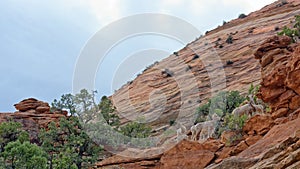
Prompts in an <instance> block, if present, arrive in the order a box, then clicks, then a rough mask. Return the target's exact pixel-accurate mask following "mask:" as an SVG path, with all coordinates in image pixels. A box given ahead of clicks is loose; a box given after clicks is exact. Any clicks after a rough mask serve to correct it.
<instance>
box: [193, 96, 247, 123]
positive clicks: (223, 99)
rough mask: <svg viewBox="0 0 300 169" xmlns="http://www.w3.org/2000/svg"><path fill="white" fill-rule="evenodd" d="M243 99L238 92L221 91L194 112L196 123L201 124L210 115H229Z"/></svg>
mask: <svg viewBox="0 0 300 169" xmlns="http://www.w3.org/2000/svg"><path fill="white" fill-rule="evenodd" d="M244 100H245V98H244V97H243V96H241V95H240V93H239V92H238V91H230V92H229V91H222V92H219V93H218V94H217V95H216V96H214V97H212V98H211V99H210V100H208V102H207V103H206V104H204V105H202V106H200V107H198V108H197V110H196V115H197V118H196V123H199V122H203V121H205V120H206V119H207V116H208V115H209V114H210V115H212V114H214V113H216V114H217V115H219V116H220V117H223V116H225V115H226V114H227V113H231V112H232V111H233V109H234V108H236V107H238V106H239V105H240V104H241V103H242V102H243V101H244Z"/></svg>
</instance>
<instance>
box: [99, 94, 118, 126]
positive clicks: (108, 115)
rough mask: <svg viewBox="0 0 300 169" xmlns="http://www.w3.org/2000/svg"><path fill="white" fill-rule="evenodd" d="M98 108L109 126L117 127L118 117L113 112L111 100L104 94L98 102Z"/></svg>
mask: <svg viewBox="0 0 300 169" xmlns="http://www.w3.org/2000/svg"><path fill="white" fill-rule="evenodd" d="M99 109H100V112H101V114H102V116H103V118H104V119H105V120H106V122H107V123H108V124H109V125H110V126H116V127H119V125H120V118H119V116H118V115H116V114H115V113H114V111H115V108H114V107H113V105H112V103H111V100H109V99H108V98H107V97H106V96H103V97H102V98H101V102H100V103H99Z"/></svg>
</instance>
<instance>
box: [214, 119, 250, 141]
mask: <svg viewBox="0 0 300 169" xmlns="http://www.w3.org/2000/svg"><path fill="white" fill-rule="evenodd" d="M247 118H248V116H247V115H242V116H235V115H233V114H226V116H225V117H224V122H223V123H221V124H219V125H218V126H217V128H216V135H217V136H218V137H219V136H220V135H221V134H222V133H223V132H224V131H238V132H241V131H242V128H243V126H244V125H245V122H246V120H247Z"/></svg>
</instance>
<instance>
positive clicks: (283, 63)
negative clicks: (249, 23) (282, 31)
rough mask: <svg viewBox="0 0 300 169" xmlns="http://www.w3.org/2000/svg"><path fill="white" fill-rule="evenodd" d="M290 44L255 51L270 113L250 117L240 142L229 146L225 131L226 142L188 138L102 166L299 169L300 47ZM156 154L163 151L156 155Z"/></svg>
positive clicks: (277, 40)
mask: <svg viewBox="0 0 300 169" xmlns="http://www.w3.org/2000/svg"><path fill="white" fill-rule="evenodd" d="M290 42H291V38H289V37H287V36H273V37H271V38H269V39H268V40H267V41H265V42H264V43H263V44H262V45H261V46H260V47H259V48H258V50H257V51H256V52H255V56H256V58H257V59H259V61H260V63H261V66H262V68H261V75H262V82H261V85H262V87H261V89H260V97H261V98H262V99H263V100H264V101H266V102H267V103H268V104H269V105H270V107H271V111H270V112H265V113H264V114H257V115H255V116H253V117H251V118H250V119H249V120H248V121H247V122H246V124H245V126H244V127H243V137H242V138H241V139H239V140H236V142H233V144H229V145H228V144H226V143H228V140H230V133H226V132H224V133H223V134H222V136H221V139H219V140H215V139H209V140H207V141H205V142H204V143H199V142H196V141H189V140H183V141H182V142H180V143H179V144H177V145H176V146H174V147H173V148H171V149H169V150H166V151H165V152H164V151H163V150H164V148H165V147H158V148H153V149H149V150H144V151H142V152H140V153H141V154H142V153H144V158H141V157H142V155H141V154H139V155H138V156H139V158H128V157H122V156H118V155H116V156H113V157H111V158H108V159H106V160H104V161H102V162H99V163H98V164H97V166H98V168H110V167H112V166H115V167H124V168H131V169H132V168H160V169H164V168H166V169H167V168H186V169H191V168H208V169H222V168H230V169H240V168H278V169H279V168H299V167H300V162H299V161H300V92H299V87H300V86H299V85H298V84H299V75H300V73H299V71H300V43H298V44H290ZM253 57H254V56H253ZM270 58H272V59H270ZM266 60H268V62H266ZM267 91H268V92H267ZM274 95H275V96H274ZM228 134H229V135H228ZM231 136H233V137H234V135H231ZM157 150H160V151H162V152H163V153H162V154H160V155H157V154H156V155H155V156H151V152H152V153H153V152H155V151H157ZM128 153H129V152H128ZM131 153H134V152H133V151H132V152H131ZM145 157H147V158H145Z"/></svg>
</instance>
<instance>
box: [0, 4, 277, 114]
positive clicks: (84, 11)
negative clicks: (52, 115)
mask: <svg viewBox="0 0 300 169" xmlns="http://www.w3.org/2000/svg"><path fill="white" fill-rule="evenodd" d="M272 2H274V0H209V1H207V0H151V1H147V2H145V1H140V0H43V1H41V0H1V1H0V24H1V26H0V31H1V38H0V56H1V62H0V77H1V81H0V112H8V111H14V110H15V109H14V107H13V104H15V103H18V102H19V101H21V100H22V99H24V98H28V97H35V98H37V99H40V100H44V101H47V102H51V101H52V100H53V99H54V98H59V97H60V96H61V95H62V94H64V93H71V92H72V80H73V72H74V69H75V65H76V61H77V58H78V56H79V54H80V52H81V49H82V48H83V47H84V46H85V44H86V43H87V42H88V40H89V39H90V38H91V37H93V35H94V34H95V33H96V32H97V31H99V30H101V28H103V27H105V26H106V25H108V24H110V23H112V22H114V21H117V20H118V19H121V18H123V17H126V16H131V15H134V14H142V13H163V14H169V15H172V16H176V17H179V18H181V19H183V20H185V21H187V22H189V23H190V24H192V25H194V26H195V27H196V28H197V29H199V30H200V31H201V32H205V31H207V30H210V29H213V28H215V27H217V26H218V25H221V24H222V22H223V21H229V20H231V19H234V18H237V16H238V15H239V14H241V13H245V14H248V13H249V12H252V11H255V10H258V9H260V8H262V7H263V6H265V5H267V4H269V3H272ZM162 24H163V23H162ZM183 46H184V44H182V43H180V42H178V41H176V40H174V39H170V38H166V37H157V36H144V37H142V38H141V37H136V38H132V39H130V40H128V41H127V42H126V43H124V44H123V46H121V47H120V48H119V49H118V48H117V49H116V51H114V52H112V53H111V54H110V55H108V62H107V64H106V65H108V66H103V67H100V68H99V70H98V74H97V78H96V79H95V84H96V85H95V89H96V90H98V92H99V94H98V98H100V97H101V96H102V95H110V94H111V93H112V92H113V90H115V89H116V88H117V87H118V86H121V84H123V83H126V81H128V80H130V79H133V78H134V77H135V75H136V74H137V73H139V72H140V71H141V70H142V69H143V67H144V66H146V65H149V64H151V63H152V62H153V61H155V60H161V59H162V58H164V57H167V56H168V54H171V53H173V52H174V51H176V50H179V49H180V48H182V47H183ZM150 48H151V49H160V50H161V51H163V52H157V53H155V56H153V57H150V58H149V57H148V58H145V59H142V60H143V61H144V62H143V64H142V65H139V66H136V67H135V68H133V69H130V68H128V70H130V71H128V73H126V75H119V76H122V78H120V79H118V81H117V82H115V83H117V84H116V85H114V87H111V86H112V85H111V83H112V82H111V81H112V80H113V79H112V76H116V75H115V73H116V72H122V71H118V70H116V69H117V68H118V66H120V64H121V63H123V62H126V61H124V59H125V58H126V56H128V54H132V55H134V54H133V53H135V52H136V51H142V50H143V49H150ZM120 53H122V54H123V55H120ZM141 53H143V52H141ZM118 54H119V55H118ZM117 55H118V56H117ZM135 57H137V56H136V55H135ZM138 57H143V56H141V55H138ZM145 57H146V56H145ZM125 60H126V59H125ZM131 61H132V58H131ZM127 62H130V59H128V60H127ZM127 64H128V63H127ZM123 72H124V71H123Z"/></svg>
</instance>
